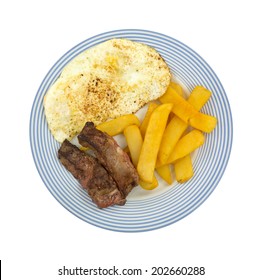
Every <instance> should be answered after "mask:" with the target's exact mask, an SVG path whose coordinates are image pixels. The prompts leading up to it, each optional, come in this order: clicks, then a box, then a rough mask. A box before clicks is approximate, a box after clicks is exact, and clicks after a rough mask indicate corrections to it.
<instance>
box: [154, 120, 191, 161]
mask: <svg viewBox="0 0 262 280" xmlns="http://www.w3.org/2000/svg"><path fill="white" fill-rule="evenodd" d="M187 127H188V125H187V123H185V122H184V121H182V120H181V119H180V118H179V117H177V116H174V117H173V119H172V120H171V121H170V122H169V123H168V125H167V127H166V129H165V131H164V134H163V137H162V141H161V144H160V148H159V152H158V162H159V164H161V165H162V164H165V163H166V162H167V159H168V158H169V156H170V154H171V152H172V151H173V150H174V147H175V145H176V143H177V141H178V140H179V139H180V137H181V136H182V134H183V133H184V132H185V131H186V129H187Z"/></svg>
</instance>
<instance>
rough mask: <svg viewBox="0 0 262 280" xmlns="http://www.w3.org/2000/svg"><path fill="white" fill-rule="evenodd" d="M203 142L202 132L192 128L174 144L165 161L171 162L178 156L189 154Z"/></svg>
mask: <svg viewBox="0 0 262 280" xmlns="http://www.w3.org/2000/svg"><path fill="white" fill-rule="evenodd" d="M204 142H205V137H204V134H203V133H202V132H201V131H199V130H196V129H194V130H192V131H190V132H189V133H187V134H186V135H185V136H183V137H182V138H181V139H180V140H179V141H178V142H177V144H176V146H175V148H174V150H173V152H172V153H171V155H170V157H169V158H168V160H167V162H166V163H172V162H174V161H176V160H177V159H179V158H182V157H184V156H186V155H189V154H190V153H192V152H193V151H194V150H196V149H197V148H199V147H200V146H201V145H203V144H204Z"/></svg>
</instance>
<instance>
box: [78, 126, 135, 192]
mask: <svg viewBox="0 0 262 280" xmlns="http://www.w3.org/2000/svg"><path fill="white" fill-rule="evenodd" d="M78 141H79V143H80V144H81V145H82V146H84V147H90V148H92V149H93V151H94V153H95V156H96V157H97V159H98V161H99V162H100V163H101V164H102V165H103V166H104V167H105V168H106V170H107V171H108V172H109V174H110V175H111V176H112V177H113V178H114V180H115V181H116V183H117V185H118V188H119V190H120V191H121V192H122V194H123V195H124V196H125V197H126V196H127V195H128V193H129V192H130V191H131V190H132V189H133V188H134V187H135V186H137V185H138V181H139V177H138V173H137V171H136V169H135V167H134V166H133V164H132V163H131V161H130V158H129V156H128V155H127V153H125V152H124V151H123V150H122V149H121V148H120V147H119V145H118V144H117V142H116V141H115V140H114V138H113V137H111V136H109V135H108V134H107V133H104V132H102V131H100V130H98V129H96V128H95V126H94V124H93V123H92V122H87V123H86V124H85V126H84V128H83V130H82V131H81V132H80V134H79V135H78Z"/></svg>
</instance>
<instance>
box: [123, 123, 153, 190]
mask: <svg viewBox="0 0 262 280" xmlns="http://www.w3.org/2000/svg"><path fill="white" fill-rule="evenodd" d="M124 136H125V138H126V142H127V147H128V150H129V153H130V157H131V160H132V162H133V164H134V166H135V167H137V164H138V160H139V157H140V153H141V149H142V146H143V138H142V135H141V131H140V130H139V128H138V126H136V125H130V126H128V127H127V128H125V130H124ZM139 185H140V186H141V187H142V188H143V189H146V190H153V189H154V188H156V187H157V186H158V181H157V179H156V177H155V175H154V177H153V181H152V182H150V183H149V182H143V181H142V180H141V179H140V180H139Z"/></svg>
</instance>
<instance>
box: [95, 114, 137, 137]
mask: <svg viewBox="0 0 262 280" xmlns="http://www.w3.org/2000/svg"><path fill="white" fill-rule="evenodd" d="M132 124H136V125H137V126H140V121H139V119H138V117H137V116H136V115H133V114H129V115H124V116H121V117H118V118H115V119H113V120H110V121H107V122H104V123H101V124H99V125H98V126H97V127H96V128H97V129H99V130H101V131H103V132H106V133H107V134H109V135H110V136H115V135H117V134H120V133H122V132H123V131H124V129H125V128H126V127H127V126H129V125H132Z"/></svg>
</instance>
